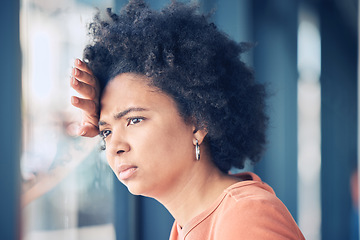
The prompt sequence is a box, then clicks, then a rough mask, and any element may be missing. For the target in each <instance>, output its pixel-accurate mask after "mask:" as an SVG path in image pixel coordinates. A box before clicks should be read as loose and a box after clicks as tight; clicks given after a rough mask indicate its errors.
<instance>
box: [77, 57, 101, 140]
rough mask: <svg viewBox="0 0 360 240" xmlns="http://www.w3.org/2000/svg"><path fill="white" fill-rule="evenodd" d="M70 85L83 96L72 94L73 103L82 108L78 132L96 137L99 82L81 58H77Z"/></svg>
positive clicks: (97, 130) (97, 132)
mask: <svg viewBox="0 0 360 240" xmlns="http://www.w3.org/2000/svg"><path fill="white" fill-rule="evenodd" d="M71 75H72V76H71V79H70V85H71V87H72V88H73V89H74V90H75V91H77V92H78V93H79V94H80V95H81V96H82V98H79V97H75V96H72V97H71V104H72V105H73V106H75V107H77V108H80V109H81V110H82V113H83V114H82V115H83V116H82V123H81V126H80V127H79V130H78V134H79V135H81V136H85V137H95V136H96V135H98V134H99V125H98V122H99V91H100V88H99V83H98V82H97V80H96V78H95V76H94V75H93V73H92V72H91V70H90V68H89V67H88V66H87V65H86V63H84V62H83V61H81V60H80V59H76V60H75V67H74V68H73V70H72V72H71Z"/></svg>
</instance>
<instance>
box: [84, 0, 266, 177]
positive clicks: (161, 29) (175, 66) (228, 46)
mask: <svg viewBox="0 0 360 240" xmlns="http://www.w3.org/2000/svg"><path fill="white" fill-rule="evenodd" d="M208 18H209V17H207V16H204V15H202V14H200V13H199V11H198V6H197V5H195V4H185V3H181V2H176V1H173V2H171V3H170V4H169V5H168V6H167V7H165V8H164V9H163V10H160V11H154V10H152V9H150V8H149V7H148V6H147V5H146V4H145V2H144V1H141V0H130V2H129V3H128V5H127V6H125V7H124V8H123V9H122V10H121V12H120V13H119V14H116V13H113V12H112V10H111V9H107V14H106V16H105V17H102V16H100V13H97V14H96V15H95V17H94V21H93V22H92V23H91V24H90V25H89V34H90V36H91V38H92V42H91V43H90V44H89V45H87V46H86V47H85V49H84V60H85V61H86V62H87V63H88V65H89V67H90V68H91V69H92V71H93V73H94V75H95V76H96V77H97V79H98V80H99V82H100V85H101V89H103V88H104V87H105V86H106V84H107V83H108V81H109V80H111V79H112V78H114V77H115V76H117V75H118V74H120V73H125V72H133V73H137V74H142V75H146V76H149V77H150V78H151V79H152V80H151V81H152V82H151V85H152V86H154V87H156V88H158V89H160V90H161V91H163V92H165V93H167V94H168V95H169V96H171V97H172V98H173V99H174V100H175V102H176V103H177V106H178V109H179V112H180V114H181V115H182V117H183V118H184V120H187V119H194V121H195V124H196V126H197V127H198V129H203V128H206V130H207V131H208V134H207V136H206V138H205V140H204V141H206V142H207V143H208V145H209V147H210V152H211V156H212V159H213V161H214V163H215V165H216V166H217V167H218V168H219V169H220V170H221V171H222V172H225V173H226V172H228V171H229V170H230V169H231V167H236V168H239V169H242V168H243V167H244V162H245V161H246V160H247V159H249V160H250V161H251V162H254V163H255V162H257V161H258V160H259V159H260V157H261V153H262V152H263V150H264V145H265V142H266V139H265V132H266V126H267V122H268V118H267V116H266V113H265V105H266V104H265V98H266V90H265V87H264V85H262V84H259V83H256V82H255V80H254V73H253V71H252V70H251V69H250V68H248V67H247V66H246V65H245V63H244V62H242V61H241V60H240V54H241V53H243V52H244V51H246V50H248V46H249V45H248V44H245V43H240V44H238V43H236V42H234V41H233V40H231V39H229V37H228V36H227V35H226V34H224V33H223V32H221V31H219V30H218V29H217V27H216V26H215V25H214V24H213V23H211V22H210V21H209V19H208Z"/></svg>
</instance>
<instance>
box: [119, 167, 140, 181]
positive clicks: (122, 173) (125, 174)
mask: <svg viewBox="0 0 360 240" xmlns="http://www.w3.org/2000/svg"><path fill="white" fill-rule="evenodd" d="M136 170H137V167H136V166H122V167H120V168H119V171H118V172H119V174H118V177H119V179H120V180H126V179H129V178H130V177H131V176H132V175H133V174H134V173H135V172H136Z"/></svg>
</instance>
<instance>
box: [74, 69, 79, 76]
mask: <svg viewBox="0 0 360 240" xmlns="http://www.w3.org/2000/svg"><path fill="white" fill-rule="evenodd" d="M79 73H80V72H79V70H78V69H77V68H75V69H74V75H75V76H79Z"/></svg>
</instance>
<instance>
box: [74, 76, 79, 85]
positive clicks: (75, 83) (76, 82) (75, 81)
mask: <svg viewBox="0 0 360 240" xmlns="http://www.w3.org/2000/svg"><path fill="white" fill-rule="evenodd" d="M72 83H73V85H75V86H76V85H78V84H79V83H78V81H77V80H76V79H75V78H74V77H73V78H72Z"/></svg>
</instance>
